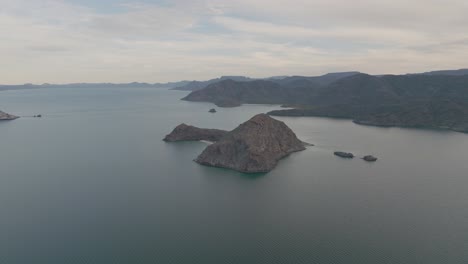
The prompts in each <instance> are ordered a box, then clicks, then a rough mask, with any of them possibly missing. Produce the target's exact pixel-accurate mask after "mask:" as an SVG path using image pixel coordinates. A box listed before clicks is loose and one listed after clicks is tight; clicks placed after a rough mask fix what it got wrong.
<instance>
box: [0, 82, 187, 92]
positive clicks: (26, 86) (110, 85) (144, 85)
mask: <svg viewBox="0 0 468 264" xmlns="http://www.w3.org/2000/svg"><path fill="white" fill-rule="evenodd" d="M187 83H189V82H188V81H181V82H169V83H154V84H151V83H140V82H132V83H70V84H49V83H44V84H40V85H37V84H21V85H0V91H5V90H21V89H39V88H116V87H123V88H166V89H170V88H174V87H177V86H181V85H186V84H187Z"/></svg>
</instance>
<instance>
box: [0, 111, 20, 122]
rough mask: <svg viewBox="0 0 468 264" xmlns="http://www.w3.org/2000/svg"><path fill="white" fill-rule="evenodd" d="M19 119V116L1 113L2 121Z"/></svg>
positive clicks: (0, 118) (0, 119)
mask: <svg viewBox="0 0 468 264" xmlns="http://www.w3.org/2000/svg"><path fill="white" fill-rule="evenodd" d="M17 118H19V116H15V115H10V114H7V113H5V112H2V111H0V121H7V120H15V119H17Z"/></svg>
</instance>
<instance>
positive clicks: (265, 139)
mask: <svg viewBox="0 0 468 264" xmlns="http://www.w3.org/2000/svg"><path fill="white" fill-rule="evenodd" d="M221 131H222V130H221ZM224 132H225V131H224ZM211 133H213V130H211V129H200V128H194V127H191V128H188V126H187V125H180V126H178V127H177V128H176V129H174V131H173V132H172V133H171V134H169V135H168V136H166V138H165V139H164V140H166V141H179V140H187V139H193V140H200V139H203V140H206V139H207V136H206V135H207V134H211ZM168 139H169V140H168ZM212 141H215V143H214V144H212V145H210V146H208V147H207V148H206V149H205V150H204V151H203V152H202V153H201V154H200V155H199V156H198V157H197V158H196V159H195V161H196V162H197V163H199V164H201V165H206V166H212V167H221V168H227V169H232V170H236V171H239V172H243V173H266V172H269V171H271V170H272V169H273V168H275V166H276V165H277V164H278V162H279V160H281V159H282V158H284V157H286V156H288V155H289V154H291V153H293V152H297V151H302V150H304V149H305V143H304V142H302V141H300V140H299V139H298V138H297V137H296V135H295V134H294V132H293V131H292V130H291V129H290V128H289V127H288V126H287V125H286V124H284V123H283V122H281V121H278V120H276V119H273V118H271V117H270V116H268V115H266V114H259V115H256V116H254V117H252V118H251V119H250V120H248V121H247V122H245V123H243V124H241V125H239V126H238V127H237V128H236V129H234V130H232V131H230V132H225V134H224V135H223V136H221V137H220V138H215V139H214V140H212Z"/></svg>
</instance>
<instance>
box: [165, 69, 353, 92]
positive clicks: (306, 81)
mask: <svg viewBox="0 0 468 264" xmlns="http://www.w3.org/2000/svg"><path fill="white" fill-rule="evenodd" d="M358 73H359V72H338V73H328V74H325V75H323V76H315V77H305V76H273V77H268V78H260V79H254V78H249V77H244V76H222V77H220V78H216V79H211V80H208V81H192V82H190V83H188V84H187V85H184V86H181V87H176V88H173V90H181V91H197V90H201V89H203V88H206V87H207V86H208V85H210V84H213V83H217V82H222V81H225V80H233V81H237V82H249V81H255V80H265V81H271V82H276V83H278V84H281V85H283V86H294V87H301V86H309V85H311V84H313V85H325V84H329V83H331V82H333V81H336V80H338V79H340V78H344V77H347V76H351V75H354V74H358Z"/></svg>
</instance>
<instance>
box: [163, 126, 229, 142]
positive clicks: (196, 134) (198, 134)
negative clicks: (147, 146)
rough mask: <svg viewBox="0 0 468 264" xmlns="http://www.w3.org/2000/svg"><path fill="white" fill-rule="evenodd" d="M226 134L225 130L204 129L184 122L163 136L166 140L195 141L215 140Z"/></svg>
mask: <svg viewBox="0 0 468 264" xmlns="http://www.w3.org/2000/svg"><path fill="white" fill-rule="evenodd" d="M226 134H227V131H224V130H219V129H205V128H198V127H194V126H189V125H186V124H180V125H178V126H177V127H176V128H174V130H173V131H172V132H171V133H170V134H169V135H167V136H166V137H165V138H164V141H167V142H176V141H197V140H207V141H211V142H216V141H218V140H220V139H221V138H222V137H223V136H225V135H226Z"/></svg>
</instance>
